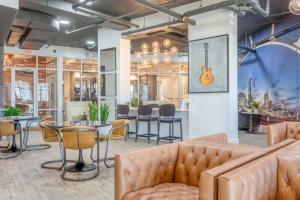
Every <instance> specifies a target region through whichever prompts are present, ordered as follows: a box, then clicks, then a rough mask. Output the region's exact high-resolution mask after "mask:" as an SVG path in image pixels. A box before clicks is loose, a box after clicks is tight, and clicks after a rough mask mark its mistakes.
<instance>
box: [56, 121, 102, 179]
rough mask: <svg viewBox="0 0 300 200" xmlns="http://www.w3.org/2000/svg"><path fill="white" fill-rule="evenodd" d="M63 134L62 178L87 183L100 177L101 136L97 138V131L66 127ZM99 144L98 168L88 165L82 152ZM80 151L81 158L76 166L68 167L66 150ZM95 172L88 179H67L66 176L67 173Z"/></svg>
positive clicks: (89, 128)
mask: <svg viewBox="0 0 300 200" xmlns="http://www.w3.org/2000/svg"><path fill="white" fill-rule="evenodd" d="M61 133H62V134H63V160H64V165H63V170H62V173H61V178H62V179H63V180H66V181H86V180H90V179H93V178H96V177H97V176H98V175H99V161H100V159H99V142H98V141H99V134H98V132H97V136H96V138H95V129H94V128H91V127H83V126H74V127H66V128H63V129H62V130H61ZM96 144H97V160H96V166H95V165H94V164H87V163H85V162H84V160H83V154H82V150H84V149H92V148H93V147H94V146H95V145H96ZM67 149H69V150H78V151H79V157H78V161H77V163H76V164H75V165H74V166H71V167H67V166H66V162H67V160H66V150H67ZM89 171H95V172H94V173H93V174H92V175H90V176H88V177H84V178H82V177H80V178H67V177H66V176H65V174H66V172H89Z"/></svg>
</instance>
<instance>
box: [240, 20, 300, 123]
mask: <svg viewBox="0 0 300 200" xmlns="http://www.w3.org/2000/svg"><path fill="white" fill-rule="evenodd" d="M280 26H281V27H283V25H282V24H280ZM269 32H270V30H265V31H262V32H261V33H260V35H259V36H261V37H265V36H266V35H267V34H268V33H269ZM259 36H257V35H256V37H257V38H256V39H258V38H259ZM299 37H300V30H299V29H298V30H295V31H294V32H291V33H290V34H286V35H284V36H283V37H281V38H278V39H276V41H274V42H269V43H265V44H264V45H262V46H260V47H258V48H257V50H256V52H255V53H248V54H247V55H246V56H245V57H244V58H243V61H242V62H241V65H240V67H239V71H238V90H239V109H240V110H241V109H247V108H249V107H250V106H251V104H252V103H253V102H258V103H259V104H260V113H261V114H262V117H261V124H269V123H275V122H279V121H283V120H284V121H287V120H289V121H300V38H299Z"/></svg>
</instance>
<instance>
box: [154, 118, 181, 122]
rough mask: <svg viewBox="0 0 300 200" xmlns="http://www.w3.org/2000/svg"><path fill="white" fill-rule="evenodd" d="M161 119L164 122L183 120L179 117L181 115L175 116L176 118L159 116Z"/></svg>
mask: <svg viewBox="0 0 300 200" xmlns="http://www.w3.org/2000/svg"><path fill="white" fill-rule="evenodd" d="M159 121H160V122H163V123H173V122H181V121H182V118H179V117H175V118H174V119H172V118H159Z"/></svg>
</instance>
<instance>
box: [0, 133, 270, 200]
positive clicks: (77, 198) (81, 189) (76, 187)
mask: <svg viewBox="0 0 300 200" xmlns="http://www.w3.org/2000/svg"><path fill="white" fill-rule="evenodd" d="M239 138H240V143H244V144H251V145H256V146H262V147H264V146H266V136H265V134H257V135H253V134H245V133H242V134H240V135H239ZM30 143H31V144H37V143H42V139H41V136H40V133H39V132H33V133H32V134H31V138H30ZM153 145H155V143H154V142H153V143H152V144H150V145H149V144H147V143H146V142H145V141H143V140H142V139H141V140H139V142H137V143H135V142H134V140H129V141H127V142H115V143H112V146H111V147H112V149H111V152H127V151H132V150H136V149H141V148H146V147H149V146H153ZM104 146H105V145H104V144H103V145H101V153H102V155H103V152H104V151H103V150H104ZM1 155H2V154H1V153H0V156H1ZM84 156H85V159H86V161H87V162H90V159H89V151H86V152H84ZM58 158H59V153H58V146H57V144H55V143H54V144H52V148H51V149H47V150H42V151H26V152H24V153H23V154H21V155H20V156H19V157H17V158H14V159H10V160H0V200H85V199H86V200H113V199H114V169H113V168H110V169H107V168H105V167H104V165H103V164H101V174H100V175H99V176H98V177H97V178H96V179H93V180H89V181H85V182H68V181H63V180H62V179H61V178H60V171H56V170H47V169H42V168H41V167H40V164H41V163H43V162H45V161H49V160H56V159H58ZM68 159H75V160H76V159H77V152H75V151H74V152H72V151H70V152H68Z"/></svg>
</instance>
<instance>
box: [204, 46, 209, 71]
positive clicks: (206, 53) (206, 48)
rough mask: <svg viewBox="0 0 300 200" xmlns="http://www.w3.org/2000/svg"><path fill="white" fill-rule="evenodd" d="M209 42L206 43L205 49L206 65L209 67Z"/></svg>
mask: <svg viewBox="0 0 300 200" xmlns="http://www.w3.org/2000/svg"><path fill="white" fill-rule="evenodd" d="M208 46H209V45H208V43H204V49H205V67H208Z"/></svg>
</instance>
